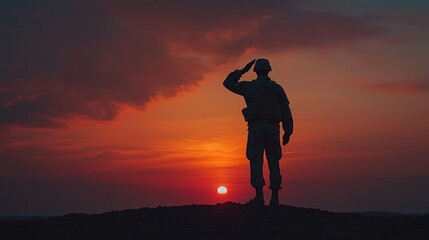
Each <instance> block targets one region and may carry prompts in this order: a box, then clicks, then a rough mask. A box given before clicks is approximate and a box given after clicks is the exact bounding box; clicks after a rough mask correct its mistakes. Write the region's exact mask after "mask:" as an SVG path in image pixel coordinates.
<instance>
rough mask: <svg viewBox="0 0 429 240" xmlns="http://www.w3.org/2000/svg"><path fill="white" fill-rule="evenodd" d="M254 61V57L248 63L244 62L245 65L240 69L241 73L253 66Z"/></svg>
mask: <svg viewBox="0 0 429 240" xmlns="http://www.w3.org/2000/svg"><path fill="white" fill-rule="evenodd" d="M255 61H256V59H253V60H252V61H250V62H249V63H248V64H246V66H245V67H244V68H242V69H241V70H240V72H241V74H245V73H247V72H248V71H249V70H250V68H251V67H252V66H253V64H254V63H255Z"/></svg>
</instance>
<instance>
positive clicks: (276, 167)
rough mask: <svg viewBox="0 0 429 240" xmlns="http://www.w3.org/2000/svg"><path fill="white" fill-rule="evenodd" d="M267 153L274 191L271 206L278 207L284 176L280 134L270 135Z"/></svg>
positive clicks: (271, 186)
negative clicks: (281, 164)
mask: <svg viewBox="0 0 429 240" xmlns="http://www.w3.org/2000/svg"><path fill="white" fill-rule="evenodd" d="M265 151H266V156H267V162H268V168H269V170H270V189H271V191H272V195H271V201H270V205H278V204H279V197H278V192H279V190H280V189H281V184H282V175H281V173H280V162H279V160H280V159H281V157H282V149H281V145H280V137H279V134H269V135H267V137H266V140H265Z"/></svg>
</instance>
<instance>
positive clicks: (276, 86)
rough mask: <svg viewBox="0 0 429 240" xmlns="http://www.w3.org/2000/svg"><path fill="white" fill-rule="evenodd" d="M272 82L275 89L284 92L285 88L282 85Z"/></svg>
mask: <svg viewBox="0 0 429 240" xmlns="http://www.w3.org/2000/svg"><path fill="white" fill-rule="evenodd" d="M271 82H273V85H274V87H275V88H277V89H279V90H280V89H281V90H283V87H282V86H281V85H280V84H278V83H277V82H276V81H274V80H271Z"/></svg>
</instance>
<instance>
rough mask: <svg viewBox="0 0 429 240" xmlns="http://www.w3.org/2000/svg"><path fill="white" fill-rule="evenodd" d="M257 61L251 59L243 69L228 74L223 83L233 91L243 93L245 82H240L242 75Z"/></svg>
mask: <svg viewBox="0 0 429 240" xmlns="http://www.w3.org/2000/svg"><path fill="white" fill-rule="evenodd" d="M254 63H255V59H254V60H252V61H250V62H249V63H248V64H246V66H245V67H244V68H242V69H241V70H238V69H237V70H235V71H233V72H231V73H229V74H228V76H227V77H226V79H225V80H224V81H223V85H224V86H225V87H226V88H227V89H228V90H230V91H231V92H233V93H236V94H239V95H243V93H244V84H243V82H239V80H240V78H241V76H243V74H245V73H246V72H248V71H249V70H250V68H251V67H252V65H253V64H254Z"/></svg>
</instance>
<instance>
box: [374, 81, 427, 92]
mask: <svg viewBox="0 0 429 240" xmlns="http://www.w3.org/2000/svg"><path fill="white" fill-rule="evenodd" d="M369 90H371V91H374V92H380V93H392V92H397V93H406V94H414V93H428V92H429V81H400V82H392V83H381V84H375V85H372V86H370V87H369Z"/></svg>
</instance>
